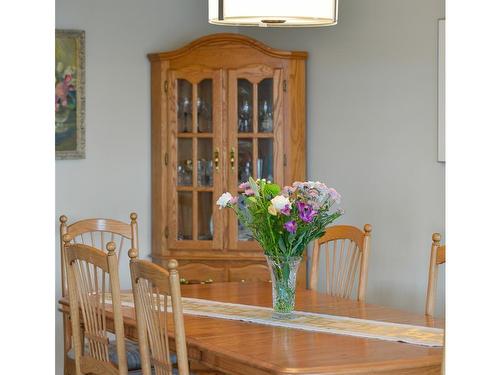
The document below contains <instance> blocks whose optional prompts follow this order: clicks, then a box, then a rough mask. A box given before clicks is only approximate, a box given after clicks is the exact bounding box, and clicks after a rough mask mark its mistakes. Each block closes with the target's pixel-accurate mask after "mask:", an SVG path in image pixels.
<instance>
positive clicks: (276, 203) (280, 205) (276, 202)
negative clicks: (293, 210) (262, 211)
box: [271, 195, 290, 212]
mask: <svg viewBox="0 0 500 375" xmlns="http://www.w3.org/2000/svg"><path fill="white" fill-rule="evenodd" d="M271 203H272V205H273V207H274V208H276V210H277V211H278V212H280V211H281V210H282V209H284V208H285V207H286V206H287V205H288V206H290V200H289V199H288V198H287V197H284V196H283V195H277V196H275V197H274V198H273V199H271Z"/></svg>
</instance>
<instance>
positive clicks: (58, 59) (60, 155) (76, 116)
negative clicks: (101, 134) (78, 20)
mask: <svg viewBox="0 0 500 375" xmlns="http://www.w3.org/2000/svg"><path fill="white" fill-rule="evenodd" d="M55 153H56V159H85V31H83V30H56V40H55Z"/></svg>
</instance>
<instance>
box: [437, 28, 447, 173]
mask: <svg viewBox="0 0 500 375" xmlns="http://www.w3.org/2000/svg"><path fill="white" fill-rule="evenodd" d="M445 43H446V38H445V20H444V19H440V20H438V162H443V163H444V162H445V161H446V157H445V155H446V152H445V129H446V126H445V120H446V118H445V104H446V100H445V88H446V85H445V83H446V82H445Z"/></svg>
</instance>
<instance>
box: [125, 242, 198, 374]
mask: <svg viewBox="0 0 500 375" xmlns="http://www.w3.org/2000/svg"><path fill="white" fill-rule="evenodd" d="M137 253H138V252H137V250H136V249H130V251H129V256H130V275H131V277H132V289H133V293H134V305H135V314H136V320H137V333H138V336H139V349H140V352H141V367H142V371H143V374H144V375H150V374H151V365H153V367H154V369H155V374H156V375H170V374H171V373H172V363H171V361H170V351H169V346H168V316H169V315H170V314H167V307H168V305H169V304H168V300H169V299H170V301H171V305H170V307H171V311H172V315H173V321H174V335H175V347H176V354H177V364H178V368H179V374H180V375H188V374H189V365H188V359H187V347H186V334H185V332H184V318H183V316H182V302H181V289H180V282H179V273H178V271H177V261H176V260H173V259H172V260H170V261H169V262H168V265H167V267H168V271H167V270H166V269H164V268H162V267H160V266H158V265H156V264H154V263H152V262H149V261H146V260H139V259H137Z"/></svg>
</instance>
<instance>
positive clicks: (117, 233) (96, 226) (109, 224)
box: [59, 212, 138, 297]
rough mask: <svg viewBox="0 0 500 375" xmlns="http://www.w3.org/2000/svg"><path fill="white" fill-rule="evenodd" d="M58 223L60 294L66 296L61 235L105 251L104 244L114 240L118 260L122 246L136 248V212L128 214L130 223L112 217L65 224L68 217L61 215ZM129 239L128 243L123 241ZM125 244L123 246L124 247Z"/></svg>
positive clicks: (74, 241)
mask: <svg viewBox="0 0 500 375" xmlns="http://www.w3.org/2000/svg"><path fill="white" fill-rule="evenodd" d="M59 221H60V223H61V225H60V243H61V282H62V294H63V296H64V297H65V296H67V294H68V283H67V279H66V262H65V260H64V251H63V249H64V241H63V237H64V236H65V235H69V236H70V237H69V238H70V242H71V243H80V244H84V245H88V246H91V247H94V248H100V249H101V250H102V251H106V244H107V243H108V242H114V243H117V244H118V249H117V251H116V254H117V256H118V262H119V261H120V254H121V252H122V249H123V248H126V249H129V248H130V247H132V248H134V249H137V248H138V245H137V241H138V239H137V214H136V213H135V212H132V213H131V214H130V223H124V222H122V221H118V220H114V219H86V220H80V221H77V222H76V223H73V224H67V222H68V218H67V217H66V215H62V216H61V217H60V218H59ZM127 241H129V242H130V243H129V244H125V243H124V242H127ZM124 246H125V247H124Z"/></svg>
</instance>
